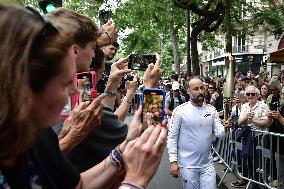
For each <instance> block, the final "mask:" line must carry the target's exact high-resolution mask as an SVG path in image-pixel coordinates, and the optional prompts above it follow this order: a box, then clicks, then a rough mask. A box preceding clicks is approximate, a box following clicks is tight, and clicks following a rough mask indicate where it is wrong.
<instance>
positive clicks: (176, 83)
mask: <svg viewBox="0 0 284 189" xmlns="http://www.w3.org/2000/svg"><path fill="white" fill-rule="evenodd" d="M172 89H173V91H175V90H179V83H178V82H177V81H174V82H173V85H172Z"/></svg>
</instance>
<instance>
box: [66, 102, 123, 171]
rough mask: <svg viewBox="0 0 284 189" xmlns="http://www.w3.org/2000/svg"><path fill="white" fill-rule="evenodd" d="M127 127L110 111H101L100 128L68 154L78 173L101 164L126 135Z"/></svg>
mask: <svg viewBox="0 0 284 189" xmlns="http://www.w3.org/2000/svg"><path fill="white" fill-rule="evenodd" d="M127 132H128V126H127V124H126V123H123V122H121V121H119V120H118V118H117V116H116V115H115V114H114V113H113V112H112V111H111V109H109V108H107V107H105V108H104V110H103V116H102V123H101V126H99V127H98V128H96V129H95V130H94V131H93V132H92V133H90V134H89V136H87V137H86V138H85V140H84V141H83V142H81V143H80V144H79V145H77V146H76V147H75V148H74V149H73V150H72V151H71V152H70V153H69V154H68V158H69V159H70V160H71V161H72V163H73V164H74V165H75V166H76V167H77V169H78V170H79V171H80V172H83V171H85V170H88V169H89V168H91V167H93V166H95V165H96V164H98V163H100V162H102V161H103V160H104V159H105V158H106V157H107V156H108V155H109V153H110V152H111V150H113V149H114V148H115V147H117V146H118V145H119V144H121V143H122V142H123V141H124V140H125V138H126V135H127Z"/></svg>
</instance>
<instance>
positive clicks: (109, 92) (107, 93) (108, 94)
mask: <svg viewBox="0 0 284 189" xmlns="http://www.w3.org/2000/svg"><path fill="white" fill-rule="evenodd" d="M104 94H105V95H106V96H111V97H115V96H116V92H114V91H108V90H105V91H104Z"/></svg>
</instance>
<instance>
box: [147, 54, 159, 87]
mask: <svg viewBox="0 0 284 189" xmlns="http://www.w3.org/2000/svg"><path fill="white" fill-rule="evenodd" d="M160 61H161V58H160V55H159V54H158V53H156V63H155V65H154V64H149V65H148V68H147V70H146V71H145V73H144V86H145V88H155V87H157V84H158V82H159V80H160V78H161V69H160Z"/></svg>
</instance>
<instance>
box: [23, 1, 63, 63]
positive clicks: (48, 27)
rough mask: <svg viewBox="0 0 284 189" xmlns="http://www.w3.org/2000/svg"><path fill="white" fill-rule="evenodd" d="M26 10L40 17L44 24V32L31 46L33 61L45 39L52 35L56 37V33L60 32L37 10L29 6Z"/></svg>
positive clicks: (41, 32)
mask: <svg viewBox="0 0 284 189" xmlns="http://www.w3.org/2000/svg"><path fill="white" fill-rule="evenodd" d="M26 9H27V10H29V11H30V12H32V13H33V14H34V15H36V16H37V17H39V19H40V20H41V21H42V22H43V24H44V26H43V28H42V30H41V31H40V32H39V33H38V35H37V36H36V37H35V39H34V41H33V44H32V46H31V51H30V59H32V57H33V55H35V54H36V52H37V51H38V50H39V49H40V47H41V45H42V42H43V41H44V39H45V38H46V37H47V36H49V35H52V34H53V35H54V34H56V33H59V31H58V29H57V28H56V27H55V26H54V25H53V24H52V23H51V22H50V21H48V19H47V18H46V17H45V16H42V15H41V14H40V13H39V12H38V11H37V10H36V9H34V8H32V7H30V6H27V7H26Z"/></svg>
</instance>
